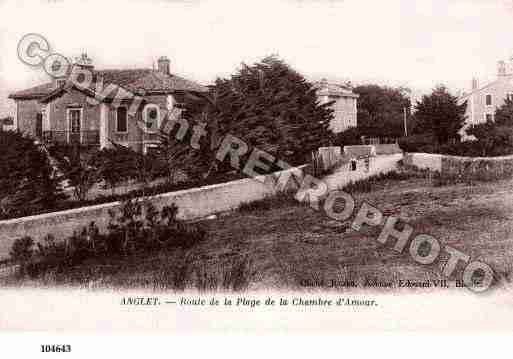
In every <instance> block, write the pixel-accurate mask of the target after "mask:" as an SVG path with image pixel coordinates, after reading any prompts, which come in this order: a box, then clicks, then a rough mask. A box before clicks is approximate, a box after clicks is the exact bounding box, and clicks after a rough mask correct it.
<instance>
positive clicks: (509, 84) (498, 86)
mask: <svg viewBox="0 0 513 359" xmlns="http://www.w3.org/2000/svg"><path fill="white" fill-rule="evenodd" d="M511 96H513V58H511V59H510V60H509V61H507V62H506V61H499V63H498V66H497V78H496V79H495V80H494V81H492V82H489V83H487V84H485V85H483V86H480V85H479V81H478V80H477V79H476V78H474V79H472V89H471V91H470V92H468V93H464V94H463V95H462V96H460V97H459V100H458V101H459V103H460V104H462V103H464V102H465V101H467V111H466V113H465V115H466V117H467V120H466V123H465V126H464V127H463V128H462V130H461V132H460V133H461V135H462V136H463V138H468V136H467V135H466V133H465V129H466V128H468V127H469V126H471V125H475V124H479V123H483V122H486V121H493V120H494V119H495V118H494V116H495V110H496V109H497V108H498V107H500V106H502V105H503V104H504V101H505V99H506V98H507V97H511Z"/></svg>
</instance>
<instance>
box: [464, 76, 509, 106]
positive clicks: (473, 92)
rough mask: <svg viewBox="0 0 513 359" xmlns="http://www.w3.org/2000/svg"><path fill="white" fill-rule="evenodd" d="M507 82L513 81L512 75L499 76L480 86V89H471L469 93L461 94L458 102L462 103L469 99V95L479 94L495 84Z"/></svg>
mask: <svg viewBox="0 0 513 359" xmlns="http://www.w3.org/2000/svg"><path fill="white" fill-rule="evenodd" d="M505 80H506V81H507V80H513V75H505V76H501V77H500V78H498V79H496V80H493V81H491V82H488V83H486V84H485V85H483V86H481V87H478V88H477V89H473V90H471V91H470V92H466V93H464V94H462V95H461V96H460V97H459V98H458V100H460V101H463V100H465V99H467V98H469V97H470V96H471V95H473V94H475V93H478V92H481V91H483V90H486V89H487V88H489V87H491V86H494V85H495V84H497V83H498V82H503V81H505Z"/></svg>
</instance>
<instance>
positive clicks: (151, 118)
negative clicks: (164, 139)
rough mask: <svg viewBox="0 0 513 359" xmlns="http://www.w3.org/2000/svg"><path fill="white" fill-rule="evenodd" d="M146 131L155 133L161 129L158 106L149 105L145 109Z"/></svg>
mask: <svg viewBox="0 0 513 359" xmlns="http://www.w3.org/2000/svg"><path fill="white" fill-rule="evenodd" d="M143 122H144V124H145V126H144V130H145V131H146V132H148V133H153V132H156V131H158V130H159V127H160V108H159V106H158V105H156V104H151V103H150V104H147V105H146V106H145V107H144V109H143Z"/></svg>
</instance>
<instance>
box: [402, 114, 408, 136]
mask: <svg viewBox="0 0 513 359" xmlns="http://www.w3.org/2000/svg"><path fill="white" fill-rule="evenodd" d="M403 112H404V136H406V137H408V126H407V125H406V107H403Z"/></svg>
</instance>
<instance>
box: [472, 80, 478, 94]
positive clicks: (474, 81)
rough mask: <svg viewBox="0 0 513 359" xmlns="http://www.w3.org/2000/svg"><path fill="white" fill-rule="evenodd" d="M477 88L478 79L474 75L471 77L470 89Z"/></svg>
mask: <svg viewBox="0 0 513 359" xmlns="http://www.w3.org/2000/svg"><path fill="white" fill-rule="evenodd" d="M478 88H479V81H478V79H477V78H476V77H473V78H472V91H474V90H477V89H478Z"/></svg>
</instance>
